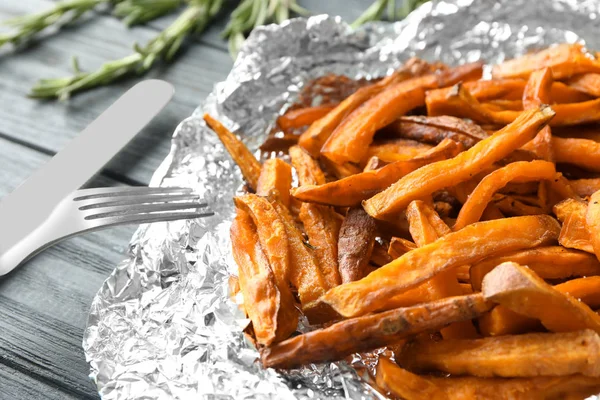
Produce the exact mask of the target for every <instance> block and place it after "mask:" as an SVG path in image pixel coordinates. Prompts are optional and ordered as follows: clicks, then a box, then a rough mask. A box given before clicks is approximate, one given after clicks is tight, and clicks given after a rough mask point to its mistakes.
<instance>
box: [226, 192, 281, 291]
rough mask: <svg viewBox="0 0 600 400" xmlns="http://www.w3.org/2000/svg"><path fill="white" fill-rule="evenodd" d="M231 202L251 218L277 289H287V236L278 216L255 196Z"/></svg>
mask: <svg viewBox="0 0 600 400" xmlns="http://www.w3.org/2000/svg"><path fill="white" fill-rule="evenodd" d="M233 201H234V203H235V205H236V207H237V208H238V209H242V210H244V211H245V212H247V213H248V215H249V216H250V217H251V218H252V221H253V223H254V225H255V227H256V231H257V234H258V238H259V240H260V245H261V246H262V248H263V251H264V252H265V255H266V256H267V259H268V260H269V264H270V266H271V269H272V270H273V273H274V275H275V278H276V280H277V284H278V287H281V288H282V289H284V288H287V287H289V279H290V252H289V249H288V234H287V232H286V229H285V226H284V223H283V221H282V220H281V218H280V216H279V214H278V213H277V211H276V210H275V208H273V206H272V205H271V203H269V201H268V200H267V199H266V198H264V197H260V196H257V195H255V194H247V195H243V196H238V197H235V198H234V199H233ZM288 291H289V289H288Z"/></svg>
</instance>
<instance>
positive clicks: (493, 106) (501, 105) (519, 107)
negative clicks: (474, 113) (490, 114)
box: [481, 99, 523, 111]
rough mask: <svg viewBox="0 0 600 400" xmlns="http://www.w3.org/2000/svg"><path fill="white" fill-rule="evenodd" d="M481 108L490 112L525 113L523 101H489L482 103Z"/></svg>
mask: <svg viewBox="0 0 600 400" xmlns="http://www.w3.org/2000/svg"><path fill="white" fill-rule="evenodd" d="M481 106H482V107H483V108H487V109H488V110H490V111H523V102H522V101H521V100H504V99H498V100H489V101H487V102H485V103H481Z"/></svg>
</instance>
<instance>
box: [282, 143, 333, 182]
mask: <svg viewBox="0 0 600 400" xmlns="http://www.w3.org/2000/svg"><path fill="white" fill-rule="evenodd" d="M289 154H290V157H291V159H292V165H293V166H294V169H295V170H296V173H297V174H298V182H299V183H300V185H301V186H304V185H322V184H324V183H325V174H323V171H322V170H321V167H319V163H317V161H316V160H315V159H314V158H312V157H311V156H310V154H308V153H306V152H305V151H304V150H302V149H301V148H300V147H299V146H293V147H290V151H289Z"/></svg>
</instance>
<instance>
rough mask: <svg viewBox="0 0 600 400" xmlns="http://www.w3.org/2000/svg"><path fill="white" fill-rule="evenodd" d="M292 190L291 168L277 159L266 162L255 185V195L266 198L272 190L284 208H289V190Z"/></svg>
mask: <svg viewBox="0 0 600 400" xmlns="http://www.w3.org/2000/svg"><path fill="white" fill-rule="evenodd" d="M291 188H292V167H291V166H290V165H289V164H288V163H286V162H285V161H283V160H281V159H279V158H271V159H269V160H266V161H265V162H264V163H263V165H262V169H261V170H260V176H259V178H258V183H257V185H256V194H257V195H259V196H267V195H268V194H269V193H271V192H272V191H273V190H276V191H277V193H278V194H279V199H280V200H281V202H282V203H283V205H285V206H286V207H289V206H290V189H291Z"/></svg>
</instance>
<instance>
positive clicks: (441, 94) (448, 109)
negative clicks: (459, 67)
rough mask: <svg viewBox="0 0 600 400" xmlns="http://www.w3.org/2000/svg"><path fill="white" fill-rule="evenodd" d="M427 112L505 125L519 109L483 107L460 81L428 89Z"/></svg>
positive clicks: (431, 114) (517, 114)
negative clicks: (444, 86)
mask: <svg viewBox="0 0 600 400" xmlns="http://www.w3.org/2000/svg"><path fill="white" fill-rule="evenodd" d="M425 104H426V105H427V114H428V115H430V116H436V115H453V116H455V117H461V118H469V119H472V120H473V121H475V122H478V123H492V124H499V125H505V124H509V123H511V122H512V121H514V120H515V119H516V118H517V117H518V116H519V114H520V113H521V112H520V111H513V110H503V111H494V110H490V109H489V108H487V107H483V106H482V105H481V103H479V102H478V101H477V99H476V98H475V97H473V96H472V95H471V94H470V93H469V91H468V90H467V89H465V88H464V86H463V85H462V84H461V83H458V84H456V85H454V86H452V87H449V88H443V89H436V90H430V91H428V92H427V93H426V95H425Z"/></svg>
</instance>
